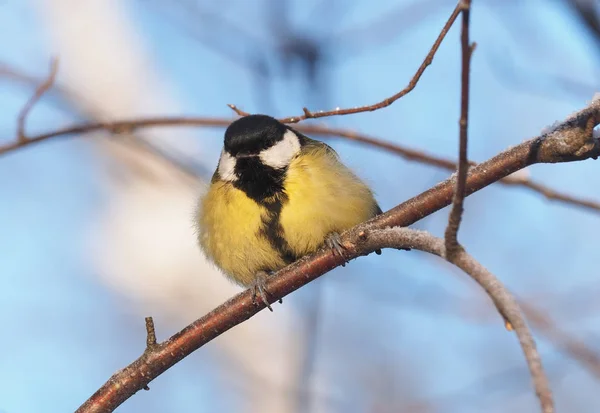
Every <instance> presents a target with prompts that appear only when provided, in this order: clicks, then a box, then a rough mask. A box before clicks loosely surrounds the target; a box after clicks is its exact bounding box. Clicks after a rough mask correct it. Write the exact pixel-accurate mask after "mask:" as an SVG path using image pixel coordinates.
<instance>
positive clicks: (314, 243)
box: [280, 145, 378, 256]
mask: <svg viewBox="0 0 600 413" xmlns="http://www.w3.org/2000/svg"><path fill="white" fill-rule="evenodd" d="M284 187H285V191H286V194H287V197H288V202H287V203H286V204H285V205H284V206H283V210H282V211H281V217H280V222H281V225H282V227H283V230H284V233H285V239H286V241H287V243H288V245H289V246H290V248H291V249H292V251H293V252H294V253H295V254H296V255H297V256H302V255H305V254H307V253H310V252H313V251H315V250H317V249H318V248H319V247H320V246H321V245H322V244H323V241H324V240H325V238H326V237H327V235H329V234H330V233H332V232H338V233H340V232H342V231H344V230H346V229H349V228H351V227H353V226H355V225H357V224H359V223H361V222H363V221H366V220H367V219H369V218H372V217H373V216H374V215H376V214H377V211H378V206H377V203H376V201H375V199H374V198H373V193H372V192H371V190H370V189H369V188H368V187H367V186H366V185H365V184H364V183H363V182H362V181H361V180H360V179H359V178H358V177H357V176H356V175H354V173H352V171H351V170H350V169H348V168H347V167H346V166H345V165H343V164H342V163H341V162H340V161H339V160H338V159H337V157H336V156H335V153H334V152H333V150H331V149H330V148H328V147H327V146H325V145H322V146H321V145H319V146H315V147H312V148H310V149H309V150H307V151H306V152H305V153H303V155H302V156H299V157H297V158H295V159H294V160H293V161H292V163H291V164H290V166H289V169H288V172H287V176H286V180H285V185H284Z"/></svg>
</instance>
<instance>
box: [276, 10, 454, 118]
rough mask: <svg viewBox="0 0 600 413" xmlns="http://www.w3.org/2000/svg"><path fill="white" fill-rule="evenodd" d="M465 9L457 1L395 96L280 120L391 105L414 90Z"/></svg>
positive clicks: (336, 114) (344, 113)
mask: <svg viewBox="0 0 600 413" xmlns="http://www.w3.org/2000/svg"><path fill="white" fill-rule="evenodd" d="M464 9H465V3H464V2H463V1H459V2H458V3H457V5H456V7H455V8H454V10H453V11H452V14H451V15H450V17H449V18H448V21H446V24H445V25H444V27H443V28H442V31H441V32H440V34H439V35H438V37H437V39H436V40H435V42H434V43H433V46H431V49H430V50H429V53H427V56H426V57H425V60H423V63H421V66H419V68H418V69H417V71H416V72H415V74H414V75H413V77H412V79H411V80H410V82H408V85H407V86H406V87H405V88H404V89H402V90H401V91H400V92H398V93H396V94H395V95H393V96H390V97H389V98H386V99H384V100H382V101H381V102H378V103H374V104H372V105H365V106H360V107H356V108H349V109H339V108H337V109H334V110H330V111H326V112H323V111H320V112H312V111H310V110H308V109H307V108H303V109H302V110H303V111H304V115H300V116H290V117H287V118H283V119H280V122H282V123H298V122H300V121H303V120H305V119H315V118H324V117H326V116H340V115H350V114H353V113H361V112H372V111H374V110H378V109H382V108H385V107H388V106H390V105H391V104H392V103H394V102H395V101H397V100H398V99H400V98H401V97H402V96H405V95H407V94H409V93H410V92H412V90H413V89H414V88H415V87H416V86H417V83H419V80H420V79H421V76H422V75H423V73H424V72H425V69H427V67H428V66H429V65H430V64H431V62H433V58H434V56H435V54H436V52H437V51H438V49H439V48H440V45H441V44H442V41H443V40H444V38H445V37H446V35H447V34H448V31H450V28H451V27H452V25H453V24H454V22H455V21H456V18H457V17H458V15H459V14H460V12H462V11H463V10H464Z"/></svg>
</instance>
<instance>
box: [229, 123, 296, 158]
mask: <svg viewBox="0 0 600 413" xmlns="http://www.w3.org/2000/svg"><path fill="white" fill-rule="evenodd" d="M287 130H288V129H287V127H286V126H285V125H284V124H283V123H281V122H279V121H278V120H277V119H275V118H272V117H270V116H267V115H249V116H244V117H243V118H240V119H238V120H236V121H235V122H233V123H232V124H231V125H229V127H228V128H227V130H226V131H225V143H224V148H225V150H226V151H227V152H228V153H229V154H230V155H231V156H238V155H242V156H243V155H257V154H259V153H260V152H261V151H263V150H265V149H268V148H270V147H272V146H273V145H275V144H276V143H277V142H279V141H281V140H282V139H283V135H284V134H285V132H286V131H287Z"/></svg>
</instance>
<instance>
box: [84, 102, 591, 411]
mask: <svg viewBox="0 0 600 413" xmlns="http://www.w3.org/2000/svg"><path fill="white" fill-rule="evenodd" d="M598 119H600V102H599V101H597V100H596V101H594V102H592V104H591V105H590V106H589V107H587V108H585V109H583V110H582V111H580V112H577V113H576V114H575V115H573V116H571V117H570V118H569V119H567V120H566V121H565V122H563V123H561V124H560V125H559V126H557V127H556V128H554V129H553V130H552V131H550V132H548V133H546V134H544V135H542V136H539V137H536V138H534V139H531V140H528V141H526V142H523V143H521V144H520V145H517V146H515V147H514V148H511V149H508V150H506V151H504V152H502V153H500V154H499V155H497V156H495V157H493V158H492V159H490V160H488V161H486V162H483V163H481V164H479V165H477V166H475V167H473V168H471V169H470V170H469V174H468V176H467V186H466V193H467V195H469V194H471V193H473V192H476V191H478V190H480V189H482V188H485V187H486V186H488V185H490V184H492V183H494V182H496V181H498V180H500V179H502V178H504V177H506V176H508V175H510V174H512V173H514V172H516V171H518V170H519V169H522V168H524V167H526V166H529V165H532V164H535V163H544V162H546V163H554V162H567V161H576V160H584V159H589V158H597V157H598V156H599V155H600V144H599V142H598V140H595V139H593V138H592V129H593V127H594V126H596V125H597V124H598ZM453 186H454V180H453V179H452V178H451V179H448V180H446V181H444V182H441V183H440V184H438V185H436V186H434V187H433V188H431V189H429V190H428V191H426V192H424V193H422V194H420V195H418V196H416V197H414V198H412V199H410V200H408V201H406V202H404V203H402V204H400V205H398V206H396V207H395V208H393V209H391V210H390V211H388V212H386V213H384V214H382V215H380V216H378V217H377V218H375V219H372V220H370V221H368V222H366V223H364V224H361V225H359V226H357V227H355V228H353V229H352V230H350V231H347V232H346V233H344V234H342V244H343V245H344V246H347V247H352V246H353V245H358V244H359V243H360V240H361V239H362V238H364V234H365V233H368V232H370V231H373V230H377V229H385V228H386V227H390V226H408V225H411V224H413V223H414V222H416V221H418V220H420V219H422V218H424V217H426V216H428V215H431V214H433V213H434V212H436V211H437V210H439V209H441V208H443V207H445V206H447V205H449V204H450V202H451V199H452V192H453ZM366 253H368V251H367V250H366V249H365V250H355V251H348V252H347V255H346V259H353V258H356V257H358V256H360V255H364V254H366ZM345 262H346V260H345V259H344V258H342V257H340V256H339V255H337V254H335V255H334V254H331V251H329V250H321V251H318V252H316V253H314V254H311V255H309V256H306V257H304V258H302V259H300V260H298V261H297V262H295V263H293V264H291V265H289V266H288V267H286V268H284V269H282V270H281V271H279V272H277V274H276V275H275V276H274V277H272V278H270V279H269V281H268V282H267V288H268V290H269V293H270V294H271V296H272V298H273V300H277V299H279V298H282V297H285V296H286V295H288V294H290V293H292V292H293V291H295V290H297V289H298V288H300V287H302V286H303V285H305V284H308V283H309V282H311V281H313V280H314V279H316V278H318V277H320V276H321V275H323V274H325V273H326V272H328V271H330V270H332V269H333V268H335V267H337V266H340V265H342V264H344V263H345ZM262 309H264V304H259V305H255V304H254V303H253V300H252V293H251V292H250V291H244V292H242V293H241V294H238V295H237V296H235V297H233V298H232V299H230V300H229V301H227V302H226V303H225V304H223V305H221V306H219V307H217V308H216V309H214V310H213V311H211V312H210V313H208V314H207V315H205V316H204V317H202V318H200V319H198V320H196V321H194V322H193V323H192V324H190V325H189V326H187V327H186V328H185V329H183V330H182V331H180V332H179V333H177V334H175V335H174V336H172V337H171V338H169V339H168V340H167V341H165V342H163V343H160V344H158V345H157V347H156V348H155V350H153V351H151V352H147V353H145V354H143V355H142V356H141V357H140V358H139V359H137V360H136V361H134V362H133V363H131V364H130V365H129V366H127V367H125V368H124V369H122V370H120V371H119V372H117V373H115V374H114V375H113V376H112V377H111V378H110V379H109V380H108V381H107V382H106V383H105V384H104V385H103V386H102V387H101V388H100V389H99V390H98V391H97V392H96V393H94V395H93V396H92V397H90V398H89V399H88V400H87V401H86V402H85V403H84V404H83V405H82V406H81V407H80V408H79V409H78V410H77V412H78V413H84V412H85V413H89V412H110V411H113V410H114V409H115V408H116V407H117V406H119V405H120V404H121V403H123V402H124V401H125V400H127V399H128V398H129V397H131V396H132V395H133V394H135V393H136V392H137V391H139V390H141V389H143V388H145V387H147V385H148V383H150V382H151V381H152V380H154V379H155V378H156V377H158V376H159V375H160V374H162V373H163V372H164V371H166V370H167V369H169V368H170V367H172V366H173V365H175V364H176V363H177V362H179V361H180V360H182V359H183V358H184V357H186V356H188V355H189V354H191V353H192V352H193V351H195V350H197V349H198V348H200V347H202V346H203V345H204V344H206V343H208V342H209V341H211V340H213V339H214V338H215V337H218V336H219V335H221V334H223V333H224V332H226V331H227V330H229V329H230V328H232V327H234V326H236V325H237V324H240V323H242V322H244V321H245V320H247V319H249V318H250V317H252V316H254V315H255V314H256V313H258V312H259V311H261V310H262Z"/></svg>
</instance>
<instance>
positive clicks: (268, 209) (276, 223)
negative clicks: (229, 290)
mask: <svg viewBox="0 0 600 413" xmlns="http://www.w3.org/2000/svg"><path fill="white" fill-rule="evenodd" d="M380 213H381V209H380V208H379V205H378V204H377V201H376V200H375V198H374V196H373V192H372V191H371V190H370V189H369V187H368V186H367V185H365V184H364V183H363V182H362V181H361V180H360V179H359V178H358V177H357V176H356V175H355V174H354V173H353V172H352V171H351V170H350V169H349V168H348V167H346V166H345V165H344V164H343V163H342V162H341V161H340V159H339V157H338V155H337V153H336V152H335V151H334V150H333V149H332V148H331V147H330V146H328V145H326V144H325V143H323V142H320V141H317V140H313V139H310V138H308V137H306V136H304V135H303V134H301V133H300V132H298V131H297V130H294V129H293V128H291V127H290V126H288V125H285V124H283V123H281V122H279V121H278V120H277V119H275V118H272V117H270V116H266V115H248V116H244V117H242V118H240V119H237V120H236V121H234V122H233V123H231V124H230V125H229V127H228V128H227V130H226V131H225V139H224V145H223V150H222V152H221V157H220V159H219V163H218V165H217V168H216V171H215V173H214V175H213V177H212V179H211V184H210V187H209V188H208V191H207V192H206V194H205V195H204V196H203V197H201V199H200V201H199V203H198V212H197V217H196V221H197V229H198V242H199V244H200V247H201V249H202V251H203V252H204V254H205V255H206V257H207V258H208V259H209V260H210V261H212V262H213V263H214V264H216V266H217V267H219V268H220V269H221V270H222V271H223V272H224V273H225V275H227V276H228V277H229V278H230V279H231V280H233V281H234V282H236V283H237V284H239V285H240V286H243V287H246V288H248V287H252V288H253V292H254V295H253V298H256V297H257V295H258V294H260V296H261V298H262V300H263V301H264V303H265V304H266V306H267V307H268V308H269V309H271V307H270V305H269V302H268V300H267V297H266V293H267V291H266V290H265V288H264V283H265V281H266V278H267V277H268V276H269V275H270V274H271V273H273V272H275V271H277V270H279V269H281V268H283V267H285V266H286V265H288V264H290V263H292V262H294V261H296V260H297V259H298V258H300V257H302V256H303V255H306V254H308V253H311V252H314V251H316V250H317V249H319V248H320V247H322V246H328V247H329V248H332V251H333V253H338V254H343V249H342V247H341V245H340V242H339V234H340V233H341V232H343V231H344V230H346V229H349V228H351V227H353V226H355V225H357V224H359V223H361V222H363V221H366V220H368V219H369V218H372V217H373V216H375V215H378V214H380ZM271 311H272V310H271Z"/></svg>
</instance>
